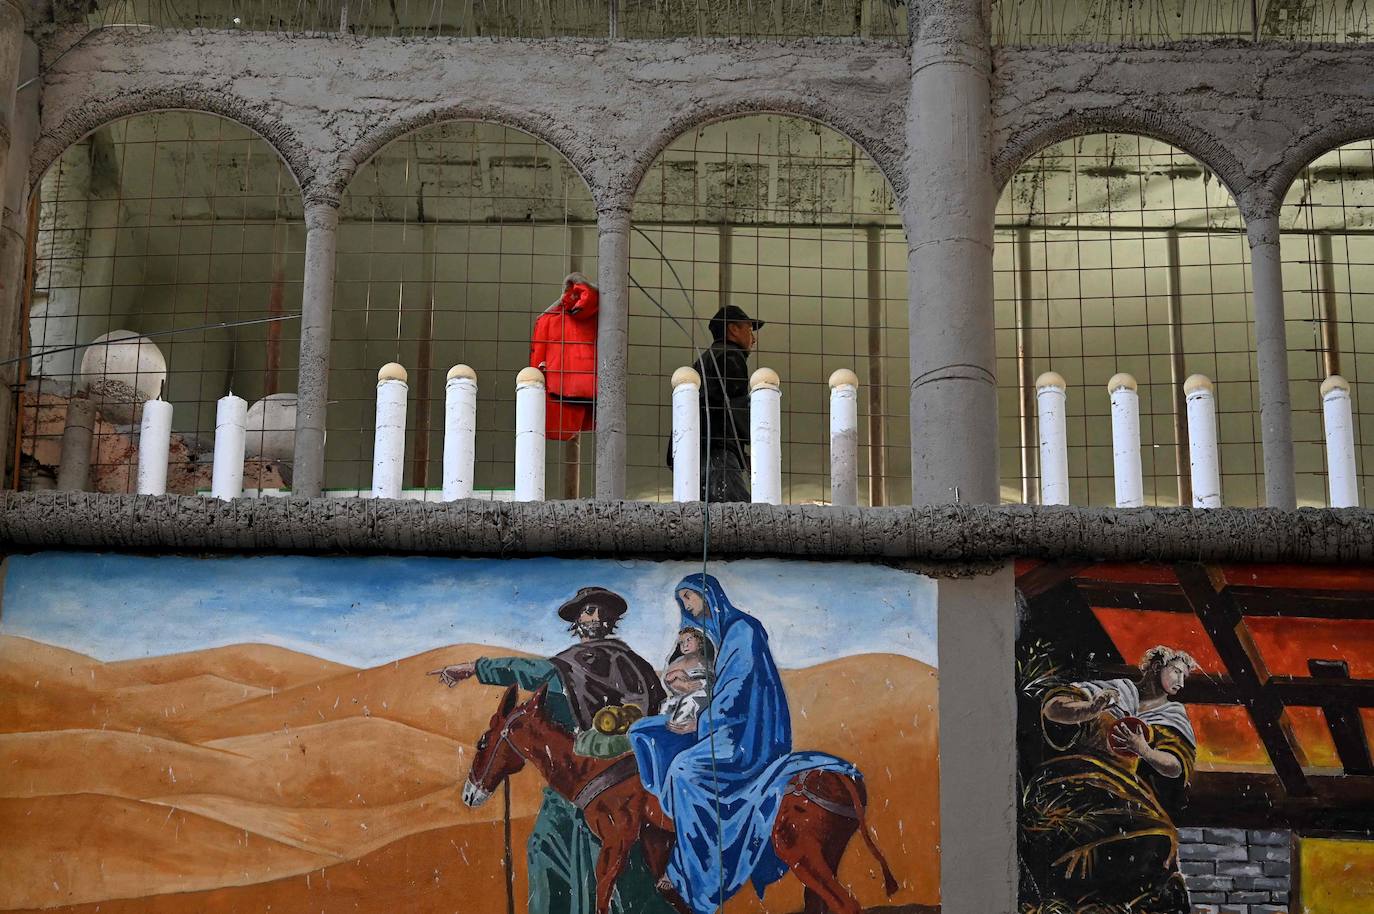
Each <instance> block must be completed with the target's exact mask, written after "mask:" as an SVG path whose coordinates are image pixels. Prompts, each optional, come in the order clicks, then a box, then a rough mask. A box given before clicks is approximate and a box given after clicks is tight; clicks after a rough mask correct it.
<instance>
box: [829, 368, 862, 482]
mask: <svg viewBox="0 0 1374 914" xmlns="http://www.w3.org/2000/svg"><path fill="white" fill-rule="evenodd" d="M830 503H831V504H832V505H857V504H858V503H859V378H858V376H857V375H856V374H854V372H852V371H850V370H849V369H848V368H841V369H839V370H838V371H836V372H834V373H833V374H831V375H830Z"/></svg>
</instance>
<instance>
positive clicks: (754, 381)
mask: <svg viewBox="0 0 1374 914" xmlns="http://www.w3.org/2000/svg"><path fill="white" fill-rule="evenodd" d="M749 459H750V463H749V488H750V493H751V495H752V499H753V501H755V502H758V503H762V504H769V505H780V504H782V382H781V381H779V380H778V373H777V372H776V371H774V370H773V369H771V368H760V369H759V370H758V371H756V372H754V374H753V375H752V376H751V377H750V378H749Z"/></svg>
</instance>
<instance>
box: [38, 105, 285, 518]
mask: <svg viewBox="0 0 1374 914" xmlns="http://www.w3.org/2000/svg"><path fill="white" fill-rule="evenodd" d="M36 197H37V199H36V203H35V206H36V231H35V232H34V237H33V239H32V243H33V251H32V257H31V266H30V270H29V272H30V274H31V279H32V282H31V293H30V296H29V302H28V320H27V322H26V326H25V332H26V339H25V341H24V343H25V348H26V351H28V352H31V353H32V354H33V355H32V357H31V358H30V359H28V361H27V362H26V363H25V365H24V377H23V382H24V383H23V384H22V385H21V389H20V391H19V407H20V408H19V411H18V421H19V434H18V436H17V437H18V442H19V455H18V457H19V475H20V477H21V478H20V480H19V482H20V485H21V486H22V487H25V488H50V487H52V486H54V485H56V483H57V478H58V475H59V469H60V468H61V465H62V460H63V446H62V438H63V432H64V429H65V427H66V426H67V424H68V415H69V412H70V409H69V407H70V404H71V403H72V402H73V400H79V401H84V402H86V403H90V404H91V405H92V406H93V408H94V421H93V429H92V433H93V439H94V440H93V442H92V443H91V445H90V449H89V455H88V459H89V462H90V465H89V469H88V470H85V471H83V472H84V477H83V478H84V480H85V485H84V486H82V487H86V488H91V489H94V490H96V491H102V492H131V491H134V487H135V471H136V467H137V452H138V446H139V435H138V427H139V423H140V421H141V418H142V412H143V409H142V403H143V401H144V400H146V399H149V398H157V397H159V396H160V397H161V398H163V399H165V400H167V401H168V402H170V403H172V404H173V407H174V415H173V425H172V432H173V436H172V446H171V456H170V460H169V464H170V466H169V478H168V491H171V492H175V493H180V494H191V493H194V492H200V491H208V490H209V488H210V471H211V463H212V461H211V456H212V448H213V436H214V430H215V410H216V401H217V400H218V399H219V398H220V397H223V396H225V395H226V394H227V393H229V392H230V391H232V392H233V393H234V394H236V395H238V396H241V397H243V398H245V399H246V400H248V401H249V402H250V403H252V404H253V408H252V409H251V410H250V417H249V420H250V432H249V435H248V444H247V447H248V451H249V460H248V462H247V465H246V469H245V484H246V485H248V486H249V487H252V488H265V487H266V488H280V487H282V486H284V485H289V480H290V457H291V438H290V433H291V432H293V431H294V421H295V420H294V402H295V399H294V398H295V387H296V366H297V358H298V351H299V323H298V321H297V320H296V318H297V317H298V315H299V313H300V297H301V275H302V269H303V251H304V243H305V227H304V222H303V216H302V208H301V202H300V191H299V189H298V187H297V186H296V183H295V181H294V179H293V178H292V177H291V175H290V173H289V171H288V170H287V168H286V166H285V164H284V163H283V162H282V161H281V159H280V158H279V157H278V156H277V154H276V153H275V152H274V151H273V150H272V149H271V147H270V146H269V145H268V144H267V143H266V141H264V140H263V139H262V138H260V137H258V136H257V135H256V134H254V133H252V132H251V131H250V130H248V129H247V128H245V127H242V126H240V125H238V124H235V123H233V122H231V121H228V120H226V119H223V118H219V117H215V116H213V115H207V114H194V113H187V112H160V113H154V114H144V115H138V116H136V117H131V118H127V119H125V120H121V121H118V122H115V123H113V124H110V125H107V126H105V127H102V128H100V129H98V130H96V131H95V132H94V133H92V134H90V135H89V136H88V137H86V138H85V139H83V140H82V141H81V142H79V143H76V144H75V145H73V146H72V147H71V148H69V149H68V150H66V152H64V153H63V155H62V156H61V157H60V158H59V159H58V161H57V162H56V163H55V164H54V165H53V166H52V167H51V168H50V169H49V170H48V172H47V173H46V174H45V175H44V177H43V179H42V181H41V183H40V186H39V190H38V192H37V195H36ZM78 412H79V410H78ZM288 423H289V424H288ZM279 426H280V427H279ZM252 428H255V429H256V432H255V433H254V431H252V430H251V429H252ZM278 432H281V433H285V434H286V437H283V434H278ZM78 440H80V439H78ZM80 450H81V448H79V447H76V446H73V450H72V453H71V455H69V459H78V460H79V454H78V452H79V451H80Z"/></svg>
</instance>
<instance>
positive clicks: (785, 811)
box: [773, 795, 860, 914]
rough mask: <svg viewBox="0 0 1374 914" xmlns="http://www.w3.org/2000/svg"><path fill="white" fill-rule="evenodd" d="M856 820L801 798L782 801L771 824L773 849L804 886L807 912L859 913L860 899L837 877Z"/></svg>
mask: <svg viewBox="0 0 1374 914" xmlns="http://www.w3.org/2000/svg"><path fill="white" fill-rule="evenodd" d="M857 824H858V823H857V822H855V821H854V820H852V819H846V818H844V817H843V816H837V815H835V814H834V813H830V812H827V811H826V810H824V809H821V808H820V807H818V806H815V805H813V804H812V803H809V802H807V801H806V800H805V799H804V798H802V797H799V796H796V795H791V796H788V797H786V798H785V799H784V800H783V805H782V807H781V808H780V809H779V810H778V819H777V822H776V823H775V824H774V826H773V849H774V850H775V851H776V852H777V854H778V857H779V859H781V860H782V862H783V863H786V864H787V866H788V868H790V869H791V870H792V872H793V873H795V874H796V876H797V879H798V880H800V881H801V884H802V885H803V886H804V887H805V888H806V894H805V898H806V914H819V912H823V911H827V910H828V911H830V912H831V914H859V911H860V908H859V902H858V899H856V898H855V897H854V896H853V895H851V894H850V893H849V890H848V889H847V888H845V886H844V885H843V883H841V882H840V880H839V878H838V877H837V876H836V871H837V870H838V869H839V866H840V858H841V857H843V856H844V849H845V846H846V845H847V844H848V843H849V839H850V838H851V837H852V836H853V834H854V830H855V827H856V826H857Z"/></svg>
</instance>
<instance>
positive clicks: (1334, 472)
mask: <svg viewBox="0 0 1374 914" xmlns="http://www.w3.org/2000/svg"><path fill="white" fill-rule="evenodd" d="M1321 390H1322V418H1323V420H1324V424H1325V425H1326V484H1327V491H1328V492H1329V493H1330V505H1331V507H1333V508H1358V507H1359V506H1360V485H1359V478H1358V477H1357V476H1356V474H1355V423H1354V420H1353V419H1352V417H1351V409H1350V382H1349V381H1347V380H1346V379H1345V378H1343V377H1341V376H1340V375H1338V374H1333V375H1332V376H1331V377H1329V378H1327V379H1326V380H1325V381H1323V382H1322V388H1321Z"/></svg>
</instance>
